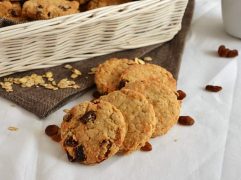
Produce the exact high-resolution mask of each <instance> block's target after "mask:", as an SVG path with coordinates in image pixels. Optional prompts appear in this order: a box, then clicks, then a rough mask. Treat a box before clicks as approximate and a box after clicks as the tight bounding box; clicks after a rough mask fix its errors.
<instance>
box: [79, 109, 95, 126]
mask: <svg viewBox="0 0 241 180" xmlns="http://www.w3.org/2000/svg"><path fill="white" fill-rule="evenodd" d="M95 119H96V113H95V111H88V112H86V113H85V114H84V115H83V116H82V117H81V118H80V121H81V122H83V123H84V124H86V123H87V122H89V121H94V120H95Z"/></svg>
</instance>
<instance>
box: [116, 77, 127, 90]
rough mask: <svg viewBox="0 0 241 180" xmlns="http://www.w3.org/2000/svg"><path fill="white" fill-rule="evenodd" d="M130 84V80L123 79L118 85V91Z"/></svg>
mask: <svg viewBox="0 0 241 180" xmlns="http://www.w3.org/2000/svg"><path fill="white" fill-rule="evenodd" d="M128 82H129V81H128V80H125V79H122V80H121V81H120V83H119V85H118V89H121V88H123V87H125V85H126V83H128Z"/></svg>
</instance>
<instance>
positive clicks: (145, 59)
mask: <svg viewBox="0 0 241 180" xmlns="http://www.w3.org/2000/svg"><path fill="white" fill-rule="evenodd" d="M143 60H144V61H152V60H153V59H152V58H151V57H144V59H143Z"/></svg>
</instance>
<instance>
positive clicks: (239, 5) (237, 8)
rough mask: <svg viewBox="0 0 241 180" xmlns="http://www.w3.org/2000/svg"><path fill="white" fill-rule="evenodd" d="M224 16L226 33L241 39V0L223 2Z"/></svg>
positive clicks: (224, 0)
mask: <svg viewBox="0 0 241 180" xmlns="http://www.w3.org/2000/svg"><path fill="white" fill-rule="evenodd" d="M222 15H223V24H224V28H225V31H226V32H227V33H228V34H230V35H232V36H235V37H239V38H241V0H222Z"/></svg>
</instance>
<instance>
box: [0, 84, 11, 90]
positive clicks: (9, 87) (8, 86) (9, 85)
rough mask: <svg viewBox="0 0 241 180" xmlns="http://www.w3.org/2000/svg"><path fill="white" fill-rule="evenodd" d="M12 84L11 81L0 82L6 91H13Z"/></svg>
mask: <svg viewBox="0 0 241 180" xmlns="http://www.w3.org/2000/svg"><path fill="white" fill-rule="evenodd" d="M12 85H13V83H11V82H0V86H1V87H2V89H4V90H5V91H6V92H13V86H12Z"/></svg>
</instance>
